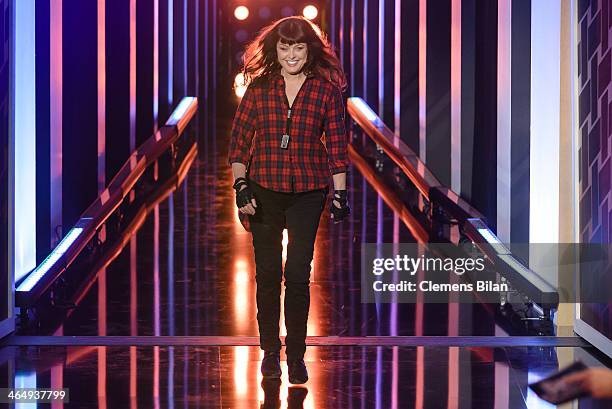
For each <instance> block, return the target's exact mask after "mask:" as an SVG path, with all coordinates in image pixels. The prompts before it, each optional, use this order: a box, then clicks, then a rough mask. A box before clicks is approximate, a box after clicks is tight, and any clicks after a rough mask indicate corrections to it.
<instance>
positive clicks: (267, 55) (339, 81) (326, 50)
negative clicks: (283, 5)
mask: <svg viewBox="0 0 612 409" xmlns="http://www.w3.org/2000/svg"><path fill="white" fill-rule="evenodd" d="M278 40H280V41H281V42H282V43H285V44H288V45H292V44H296V43H306V45H307V48H308V58H307V60H306V63H305V65H304V72H305V73H313V74H318V75H320V76H322V77H323V78H325V79H326V80H328V81H329V82H331V83H332V84H334V85H335V86H337V87H338V88H340V89H341V90H342V91H344V90H346V86H347V85H346V76H345V74H344V70H343V69H342V66H341V64H340V61H339V60H338V57H337V56H336V53H335V52H334V51H333V49H332V46H331V44H330V43H329V41H328V40H327V36H326V35H325V34H324V33H323V32H322V31H321V29H320V28H319V27H318V26H317V25H316V24H314V23H313V22H311V21H310V20H308V19H306V18H304V17H301V16H293V17H286V18H283V19H280V20H277V21H276V22H274V23H272V24H270V25H269V26H266V27H264V28H263V29H262V30H261V31H260V32H259V34H258V35H257V38H255V40H253V41H252V42H251V43H249V45H248V46H247V48H246V51H245V52H244V55H243V56H242V62H243V67H242V74H243V75H244V85H245V86H246V85H248V84H250V83H251V82H254V81H263V82H267V81H269V79H270V78H271V76H272V75H274V74H276V73H280V69H281V65H280V63H279V62H278V57H277V54H276V43H277V42H278Z"/></svg>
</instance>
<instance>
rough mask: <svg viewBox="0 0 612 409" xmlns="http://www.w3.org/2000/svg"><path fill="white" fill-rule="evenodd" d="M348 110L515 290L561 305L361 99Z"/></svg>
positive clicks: (537, 300) (556, 295) (353, 101)
mask: <svg viewBox="0 0 612 409" xmlns="http://www.w3.org/2000/svg"><path fill="white" fill-rule="evenodd" d="M347 107H348V112H349V115H350V116H351V117H352V119H353V120H354V121H355V122H356V123H357V125H359V126H360V127H361V128H362V129H363V130H364V131H365V133H366V134H367V135H368V136H369V137H370V138H371V139H372V140H373V141H374V142H375V143H376V144H377V145H378V146H380V147H381V148H382V149H383V151H384V152H385V154H386V155H387V156H388V157H389V158H390V159H391V160H393V162H394V163H395V164H396V165H397V166H398V167H399V168H400V169H401V170H402V172H403V173H404V174H405V175H406V176H407V177H408V179H410V181H411V182H412V183H413V184H414V186H415V187H416V188H417V189H418V190H419V192H420V193H421V194H422V195H423V196H424V197H425V198H426V200H428V201H429V202H430V203H432V204H434V205H437V206H440V207H442V208H443V209H444V210H445V211H446V212H447V213H448V214H449V215H451V216H452V217H454V218H455V219H457V221H458V223H459V225H460V227H461V228H462V231H463V232H464V234H465V235H466V236H467V237H468V238H469V239H470V240H471V241H472V242H473V243H474V244H475V245H476V246H477V247H478V248H479V249H480V250H481V251H482V252H483V253H484V254H486V255H487V257H489V258H490V259H491V260H493V262H494V263H495V266H496V267H498V268H499V269H500V273H501V274H502V275H504V276H505V277H506V278H507V279H508V280H509V281H510V282H511V283H512V285H513V286H514V288H516V289H517V290H518V291H520V292H521V293H522V294H525V295H526V296H528V297H529V298H530V299H531V300H532V301H533V302H535V303H537V304H538V305H541V306H544V307H545V308H550V307H551V306H556V305H558V303H559V293H558V291H557V290H556V289H555V288H554V287H553V286H552V285H551V284H550V283H548V282H547V281H546V280H545V279H544V278H542V277H541V276H540V275H539V274H537V273H536V272H534V271H532V270H530V269H529V268H528V267H526V266H524V265H523V264H522V263H520V262H519V261H518V260H517V259H516V258H514V257H513V256H512V254H511V253H510V252H509V251H508V252H507V253H504V252H501V253H500V252H498V251H494V250H495V249H498V250H499V248H500V247H499V246H500V245H501V242H500V240H499V238H497V236H496V235H495V234H494V233H493V232H492V231H491V230H490V229H489V228H488V227H487V225H486V223H485V222H484V220H485V217H484V216H483V215H482V214H481V213H480V212H479V211H478V210H476V209H475V208H474V207H472V206H471V205H470V204H469V203H468V202H466V201H465V200H464V199H462V198H461V196H460V195H459V194H457V193H456V192H454V191H453V190H452V189H449V188H448V187H446V186H444V185H442V184H441V183H440V181H439V180H438V179H437V178H436V177H435V175H434V174H433V173H432V172H431V171H430V170H429V169H428V168H427V166H426V165H425V163H424V162H423V161H422V160H421V159H420V158H419V157H418V155H417V154H416V153H415V152H414V151H413V150H412V149H410V147H408V145H406V143H405V142H403V141H402V140H401V139H400V138H398V137H397V136H396V135H395V134H394V133H393V131H391V130H390V129H389V128H388V127H387V126H386V125H385V124H384V122H383V121H382V120H381V119H380V117H379V116H378V115H376V113H374V111H373V110H372V109H371V108H370V107H369V106H368V104H367V103H366V102H365V101H364V100H363V99H362V98H359V97H352V98H349V99H348V103H347ZM501 246H503V245H501ZM504 248H505V247H504Z"/></svg>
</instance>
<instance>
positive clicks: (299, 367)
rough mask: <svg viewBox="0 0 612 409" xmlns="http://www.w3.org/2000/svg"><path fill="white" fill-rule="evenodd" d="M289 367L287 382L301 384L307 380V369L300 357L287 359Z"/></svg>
mask: <svg viewBox="0 0 612 409" xmlns="http://www.w3.org/2000/svg"><path fill="white" fill-rule="evenodd" d="M287 367H288V368H289V382H291V383H292V384H302V383H306V382H307V381H308V371H307V370H306V364H305V363H304V360H303V359H302V358H300V359H291V360H287Z"/></svg>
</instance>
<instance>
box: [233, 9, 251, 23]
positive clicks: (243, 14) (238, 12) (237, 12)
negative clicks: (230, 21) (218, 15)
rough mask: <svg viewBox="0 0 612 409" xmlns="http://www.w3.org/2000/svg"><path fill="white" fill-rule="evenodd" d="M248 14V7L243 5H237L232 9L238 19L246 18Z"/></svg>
mask: <svg viewBox="0 0 612 409" xmlns="http://www.w3.org/2000/svg"><path fill="white" fill-rule="evenodd" d="M248 16H249V9H248V8H246V7H245V6H238V7H236V8H235V9H234V17H236V18H237V19H238V20H246V19H247V17H248Z"/></svg>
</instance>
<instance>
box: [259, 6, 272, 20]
mask: <svg viewBox="0 0 612 409" xmlns="http://www.w3.org/2000/svg"><path fill="white" fill-rule="evenodd" d="M270 16H272V11H270V7H267V6H263V7H262V8H260V9H259V17H260V18H262V19H264V20H267V19H269V18H270Z"/></svg>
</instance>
